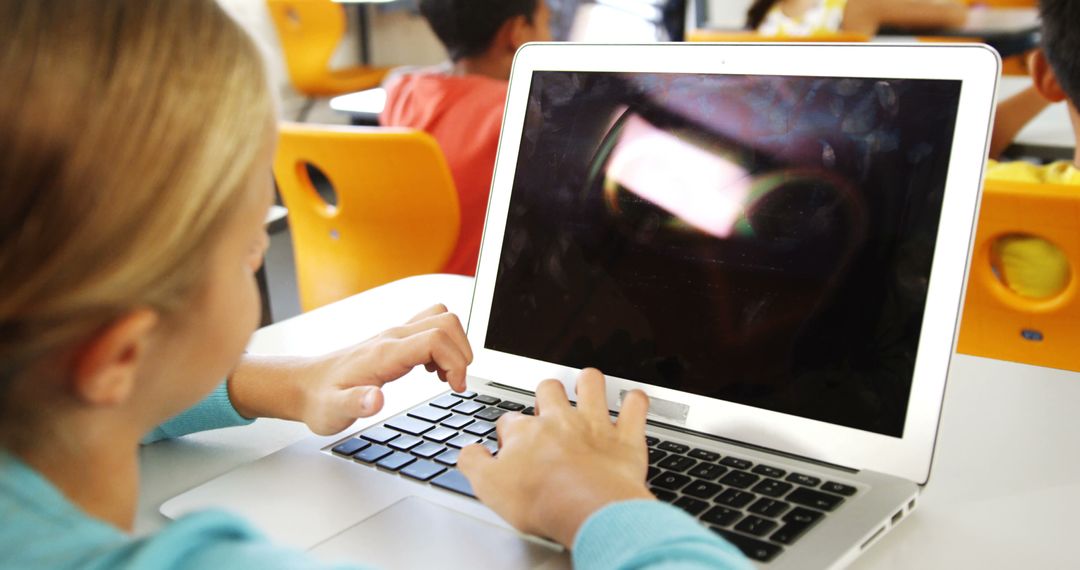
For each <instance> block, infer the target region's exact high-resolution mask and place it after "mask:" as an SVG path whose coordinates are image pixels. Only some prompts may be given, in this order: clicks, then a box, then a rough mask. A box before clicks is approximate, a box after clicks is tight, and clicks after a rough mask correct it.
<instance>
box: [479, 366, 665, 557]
mask: <svg viewBox="0 0 1080 570" xmlns="http://www.w3.org/2000/svg"><path fill="white" fill-rule="evenodd" d="M577 395H578V405H577V408H573V407H571V406H570V402H569V401H568V400H567V398H566V392H565V391H564V390H563V387H562V384H560V383H559V382H557V381H555V380H545V381H544V382H542V383H541V384H540V385H539V386H538V387H537V389H536V417H529V416H524V415H521V414H517V413H510V414H506V415H504V416H503V417H501V418H499V421H498V424H497V429H498V434H499V444H500V446H501V447H500V449H499V454H498V456H496V457H492V456H491V454H490V453H488V451H487V449H486V448H484V447H483V446H480V445H472V446H469V447H466V448H465V449H463V450H462V451H461V455H460V457H459V458H458V467H459V468H460V469H461V472H462V473H463V474H465V476H466V477H468V478H469V482H470V483H472V486H473V490H474V491H476V496H477V497H478V498H479V499H480V500H481V501H483V502H484V503H485V504H487V505H488V506H489V507H491V508H492V509H493V510H494V511H495V512H497V513H499V515H501V516H502V517H503V518H505V519H506V520H507V522H509V523H510V524H512V525H514V527H516V528H518V529H519V530H521V531H523V532H527V533H531V534H535V535H539V536H545V537H549V538H552V539H554V540H556V541H558V542H559V543H561V544H563V545H564V546H566V547H567V548H569V547H571V546H572V545H573V542H574V537H575V536H576V535H577V531H578V529H579V528H580V527H581V525H582V523H584V522H585V519H587V518H588V517H589V515H591V514H592V513H594V512H596V511H598V510H600V509H601V508H603V507H604V506H606V505H608V504H610V503H614V502H617V501H623V500H627V499H655V497H653V496H652V494H651V493H649V490H648V489H647V488H646V487H645V474H646V470H647V467H648V464H647V462H648V459H647V457H648V455H647V453H646V448H645V413H646V411H647V410H648V408H649V400H648V397H646V396H645V394H644V393H643V392H641V391H638V390H635V391H633V392H631V393H629V394H627V396H626V398H625V399H624V400H623V406H622V411H621V412H620V413H619V418H618V421H617V422H615V423H613V422H612V418H611V417H610V416H609V415H608V409H607V402H606V399H605V397H604V376H603V375H602V374H600V372H599V371H597V370H593V369H588V370H584V371H583V372H582V373H581V375H580V376H578V380H577Z"/></svg>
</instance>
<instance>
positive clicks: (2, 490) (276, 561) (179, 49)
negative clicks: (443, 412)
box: [0, 0, 749, 569]
mask: <svg viewBox="0 0 1080 570" xmlns="http://www.w3.org/2000/svg"><path fill="white" fill-rule="evenodd" d="M0 84H2V85H4V90H3V92H2V93H0V148H3V150H4V152H3V153H0V189H2V191H3V200H0V567H4V568H76V567H78V568H99V569H104V568H154V569H161V568H165V569H170V568H318V567H323V566H321V565H320V563H319V562H318V561H316V560H314V559H312V558H310V557H308V555H307V554H305V553H303V552H299V551H296V550H292V549H289V548H285V547H282V546H278V545H275V544H273V543H271V542H269V541H268V540H266V539H265V538H264V537H262V535H260V534H259V533H258V532H257V531H255V530H254V529H253V528H252V527H251V526H250V525H249V524H248V523H246V522H245V521H243V520H241V519H238V518H236V517H234V516H231V515H228V514H226V513H224V512H205V513H198V514H193V515H189V516H185V517H182V518H181V519H179V520H177V521H175V522H173V523H172V524H169V525H168V526H166V527H165V528H164V529H163V530H162V531H160V532H158V533H156V534H153V535H149V536H132V534H131V529H132V526H133V522H134V517H135V510H136V502H137V499H138V481H139V453H138V452H139V444H140V441H145V440H147V439H158V438H162V437H175V436H178V435H182V434H184V433H190V432H192V431H196V430H200V429H210V428H215V427H224V426H229V425H239V424H243V423H247V422H249V421H251V418H254V417H256V416H272V417H279V418H286V419H294V420H300V421H303V422H306V423H307V425H308V426H310V427H311V429H312V430H313V431H315V432H317V433H320V434H333V433H337V432H339V431H341V430H344V429H346V428H347V427H349V426H350V425H352V423H353V422H354V421H355V420H356V419H357V418H358V417H362V416H369V415H371V414H374V413H375V412H377V411H378V410H379V409H380V408H381V407H382V405H383V402H382V394H381V393H380V391H379V387H380V386H381V385H383V384H385V383H387V382H390V381H392V380H394V379H396V378H399V377H401V376H403V375H404V374H406V373H407V372H408V371H409V370H411V369H412V368H414V367H415V366H417V365H424V366H425V367H427V368H428V369H429V370H432V371H434V372H436V373H437V375H438V376H439V377H440V378H441V379H443V380H445V381H447V382H448V383H449V385H450V386H451V387H452V388H453V389H455V390H463V389H464V388H465V374H466V367H467V366H468V364H469V363H470V361H471V360H472V352H471V350H470V349H469V345H468V341H467V339H466V336H465V332H464V330H463V329H462V327H461V324H460V323H459V322H458V319H457V317H455V316H454V315H452V314H450V313H447V312H446V309H445V308H444V307H441V306H436V307H432V308H431V309H429V310H427V311H425V312H424V313H421V314H420V315H417V316H416V317H415V318H414V319H412V320H411V321H409V322H408V323H405V324H404V325H402V326H400V327H396V328H393V329H390V330H388V331H386V332H384V333H382V334H380V335H378V336H377V337H375V338H373V339H371V340H369V341H366V342H364V343H361V344H359V345H356V346H353V347H350V348H347V349H344V350H341V351H338V352H334V353H331V354H329V355H326V356H322V357H316V358H274V359H269V358H264V359H255V358H249V359H245V360H241V354H242V352H243V349H244V346H245V345H246V344H247V342H248V339H249V337H250V335H251V333H252V331H254V329H255V327H256V325H257V323H258V321H259V318H258V317H259V314H258V313H259V297H258V288H257V286H256V284H255V277H254V274H255V271H256V269H257V268H258V267H259V265H260V263H261V259H262V255H263V252H264V250H265V248H266V245H267V236H266V233H265V230H264V227H263V225H264V218H265V214H266V210H267V208H268V207H269V205H270V203H271V198H272V187H273V185H272V181H271V179H270V165H271V159H272V157H273V154H274V144H275V139H276V133H275V128H274V104H273V102H272V101H271V98H270V96H269V89H268V85H267V78H266V74H265V71H264V69H263V67H262V65H261V62H260V61H259V57H258V54H257V51H256V49H255V47H254V45H253V44H252V42H251V40H250V39H249V38H248V37H247V36H246V35H245V34H244V33H243V32H242V31H241V30H240V29H239V28H238V27H237V26H236V25H235V23H233V22H232V21H231V20H230V19H229V18H228V17H227V16H226V15H225V14H224V12H222V11H221V9H220V8H219V7H218V5H217V4H216V3H215V2H214V0H183V1H177V0H85V1H81V2H69V1H67V0H35V1H33V2H25V1H23V0H0ZM238 361H240V362H239V364H238ZM226 377H227V380H226V381H224V382H223V381H222V380H221V379H222V378H226ZM578 386H579V399H580V401H581V406H580V408H581V409H580V410H578V409H572V408H570V406H569V404H568V403H565V402H566V395H565V393H563V392H562V389H561V385H559V384H558V383H556V382H547V383H545V384H542V385H541V386H540V389H539V390H538V402H540V403H539V404H538V406H542V410H543V412H542V415H541V416H538V417H534V418H525V417H524V416H521V415H520V414H508V415H507V416H506V417H504V418H501V419H500V423H499V426H498V433H499V435H500V438H501V441H500V443H501V445H502V448H501V452H500V456H499V459H497V460H496V459H492V458H491V457H489V456H487V455H486V450H484V449H483V448H481V447H480V446H474V447H471V448H466V450H464V451H463V453H462V454H461V463H462V464H461V468H462V469H463V470H464V471H465V472H466V473H467V474H468V475H469V476H470V477H472V478H473V483H474V489H475V490H476V492H477V494H478V495H479V496H480V497H482V498H483V499H484V500H485V501H488V502H489V503H490V504H491V505H492V507H493V508H494V509H495V510H496V511H497V512H499V513H500V514H502V515H503V516H505V517H506V518H507V519H508V520H509V521H510V522H512V523H513V524H516V525H518V526H519V528H523V529H525V530H528V531H532V532H536V533H540V534H544V535H546V536H549V537H552V538H554V539H556V540H559V541H561V542H562V543H563V544H564V545H566V546H568V547H569V546H574V556H575V559H576V562H577V563H578V565H579V567H584V568H601V567H613V566H614V565H616V564H624V565H627V566H628V565H634V566H635V567H647V566H649V565H650V564H654V565H655V564H660V563H662V562H668V563H672V564H676V565H679V566H680V567H692V568H717V567H727V568H748V567H749V565H748V563H747V562H746V560H745V558H743V557H742V556H741V554H740V553H739V552H738V551H737V550H735V548H734V547H733V546H731V545H730V544H728V543H727V542H725V541H723V540H722V539H720V538H718V537H717V536H715V535H714V534H713V533H711V532H710V531H708V530H706V529H705V528H703V527H701V526H700V525H698V524H697V522H696V521H695V520H694V519H692V518H690V517H689V516H688V515H686V514H685V513H683V512H681V511H679V510H678V509H676V508H675V507H672V506H670V505H666V504H662V503H660V502H658V501H656V500H655V499H654V498H653V497H652V495H651V494H650V493H649V491H648V489H647V488H646V487H645V473H646V452H645V449H646V448H645V441H644V427H645V413H646V410H647V407H648V400H647V398H646V397H645V396H644V394H642V393H640V392H633V393H631V394H629V395H628V396H627V397H626V398H625V400H624V406H623V411H622V414H621V415H620V417H619V419H618V422H617V423H612V421H611V419H610V418H609V416H608V414H607V409H606V406H604V396H603V394H604V389H603V377H602V376H600V374H599V373H597V372H595V371H589V372H586V373H584V374H583V376H582V380H581V382H579V384H578ZM560 398H561V399H560ZM170 418H172V419H170ZM155 426H157V427H156V428H155ZM535 450H544V453H530V452H531V451H535ZM508 473H511V474H513V475H512V476H508ZM522 474H525V475H524V476H522ZM543 474H548V475H551V477H547V478H545V477H542V476H541V475H543ZM566 481H573V482H574V484H573V485H565V484H564V482H566ZM280 491H286V490H280ZM541 498H542V499H543V500H542V501H541V500H540V499H541ZM639 536H644V537H650V538H655V540H650V541H639V540H635V537H639ZM610 553H619V554H620V556H621V558H617V559H613V558H612V557H610V556H608V554H610ZM650 561H652V562H650ZM624 567H626V566H624Z"/></svg>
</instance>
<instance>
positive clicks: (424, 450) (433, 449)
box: [412, 441, 446, 459]
mask: <svg viewBox="0 0 1080 570" xmlns="http://www.w3.org/2000/svg"><path fill="white" fill-rule="evenodd" d="M444 451H446V448H445V447H443V446H441V445H439V444H437V443H431V442H430V441H425V442H424V443H423V444H421V445H420V446H418V447H414V448H412V454H413V455H415V456H417V457H423V458H424V459H431V458H432V457H435V456H436V455H438V454H440V453H442V452H444Z"/></svg>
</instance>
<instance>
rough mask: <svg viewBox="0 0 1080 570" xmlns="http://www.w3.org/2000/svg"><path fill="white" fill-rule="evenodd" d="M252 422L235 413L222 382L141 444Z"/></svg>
mask: <svg viewBox="0 0 1080 570" xmlns="http://www.w3.org/2000/svg"><path fill="white" fill-rule="evenodd" d="M253 421H255V420H249V419H247V418H245V417H243V416H241V415H240V414H239V413H238V412H237V411H236V408H234V407H233V405H232V401H230V400H229V390H228V387H227V385H226V383H225V382H222V383H221V385H220V386H218V387H217V388H215V389H214V391H213V392H211V393H210V395H209V396H207V397H206V398H205V399H204V400H203V401H201V402H199V403H198V404H195V405H194V406H192V407H191V408H189V409H188V410H187V411H185V412H182V413H181V414H180V415H178V416H176V417H175V418H173V419H171V420H169V421H167V422H165V423H163V424H161V425H160V426H158V427H157V428H155V429H154V431H152V432H150V433H149V434H147V435H146V437H144V438H143V441H142V442H143V443H153V442H155V441H158V440H162V439H170V438H174V437H180V436H182V435H187V434H189V433H195V432H197V431H206V430H210V429H218V428H224V427H233V426H243V425H247V424H250V423H251V422H253Z"/></svg>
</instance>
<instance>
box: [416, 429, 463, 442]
mask: <svg viewBox="0 0 1080 570" xmlns="http://www.w3.org/2000/svg"><path fill="white" fill-rule="evenodd" d="M457 434H458V433H457V432H456V431H454V430H452V429H450V428H444V427H437V428H435V429H433V430H431V431H429V432H427V433H425V434H424V439H430V440H431V441H435V442H438V443H445V442H446V440H448V439H450V438H452V437H454V436H456V435H457Z"/></svg>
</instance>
